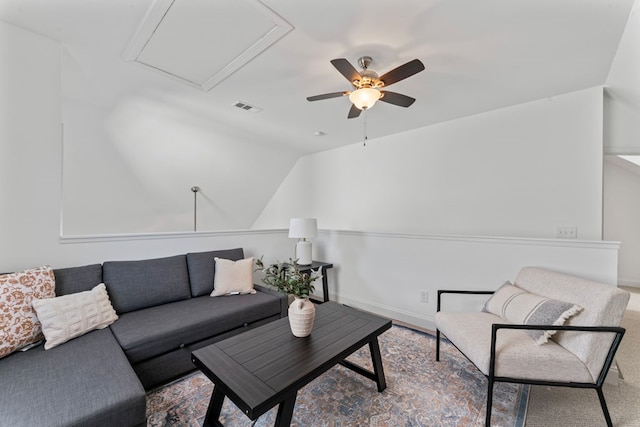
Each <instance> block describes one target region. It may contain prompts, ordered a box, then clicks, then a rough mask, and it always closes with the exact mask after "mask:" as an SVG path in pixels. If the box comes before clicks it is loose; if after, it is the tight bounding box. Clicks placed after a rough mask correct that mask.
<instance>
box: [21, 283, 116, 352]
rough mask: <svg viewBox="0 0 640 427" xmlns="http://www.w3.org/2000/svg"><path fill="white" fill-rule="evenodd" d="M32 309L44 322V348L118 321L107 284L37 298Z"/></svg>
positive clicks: (47, 348) (46, 348) (42, 322)
mask: <svg viewBox="0 0 640 427" xmlns="http://www.w3.org/2000/svg"><path fill="white" fill-rule="evenodd" d="M33 308H35V310H36V313H37V314H38V319H39V320H40V323H41V324H42V332H43V333H44V337H45V339H46V342H45V344H44V348H45V350H49V349H50V348H53V347H56V346H58V345H60V344H62V343H65V342H67V341H69V340H71V339H73V338H77V337H79V336H81V335H84V334H86V333H87V332H89V331H93V330H94V329H103V328H106V327H107V326H109V325H110V324H112V323H113V322H115V321H116V320H118V315H117V314H116V311H115V310H114V309H113V307H112V306H111V301H109V295H108V294H107V288H106V287H105V285H104V283H100V284H99V285H97V286H96V287H95V288H93V289H92V290H90V291H84V292H77V293H74V294H69V295H63V296H60V297H57V298H47V299H34V300H33Z"/></svg>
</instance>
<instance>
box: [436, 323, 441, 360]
mask: <svg viewBox="0 0 640 427" xmlns="http://www.w3.org/2000/svg"><path fill="white" fill-rule="evenodd" d="M439 361H440V329H436V362H439Z"/></svg>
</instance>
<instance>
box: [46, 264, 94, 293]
mask: <svg viewBox="0 0 640 427" xmlns="http://www.w3.org/2000/svg"><path fill="white" fill-rule="evenodd" d="M53 274H54V275H55V276H56V295H57V296H62V295H67V294H73V293H75V292H84V291H90V290H91V289H93V288H94V287H95V286H96V285H97V284H99V283H102V264H91V265H84V266H81V267H69V268H57V269H55V270H53Z"/></svg>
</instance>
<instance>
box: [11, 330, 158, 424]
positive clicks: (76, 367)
mask: <svg viewBox="0 0 640 427" xmlns="http://www.w3.org/2000/svg"><path fill="white" fill-rule="evenodd" d="M0 378H1V379H2V387H0V414H2V415H1V416H0V418H1V420H2V421H0V424H2V425H6V426H14V427H15V426H96V427H97V426H116V425H117V426H135V425H140V424H142V425H144V423H145V392H144V389H143V387H142V384H140V381H139V380H138V378H137V377H136V375H135V372H134V371H133V369H132V368H131V366H130V365H129V363H128V361H127V358H126V357H125V355H124V353H123V352H122V349H121V348H120V346H119V345H118V342H117V341H116V340H115V338H114V337H113V334H112V333H111V331H110V330H109V329H101V330H97V331H93V332H90V333H88V334H86V335H83V336H82V337H79V338H76V339H74V340H72V341H69V342H67V343H65V344H62V345H60V346H58V347H55V348H53V349H51V350H44V348H43V346H39V347H36V348H33V349H31V350H29V351H27V352H17V353H14V354H12V355H10V356H8V357H6V358H4V359H3V360H2V363H0Z"/></svg>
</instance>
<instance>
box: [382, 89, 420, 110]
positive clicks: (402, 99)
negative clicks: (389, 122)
mask: <svg viewBox="0 0 640 427" xmlns="http://www.w3.org/2000/svg"><path fill="white" fill-rule="evenodd" d="M380 92H381V93H382V98H380V101H384V102H387V103H389V104H393V105H399V106H400V107H409V106H411V104H413V103H414V102H416V99H415V98H412V97H410V96H407V95H403V94H401V93H396V92H389V91H388V90H381V91H380Z"/></svg>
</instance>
